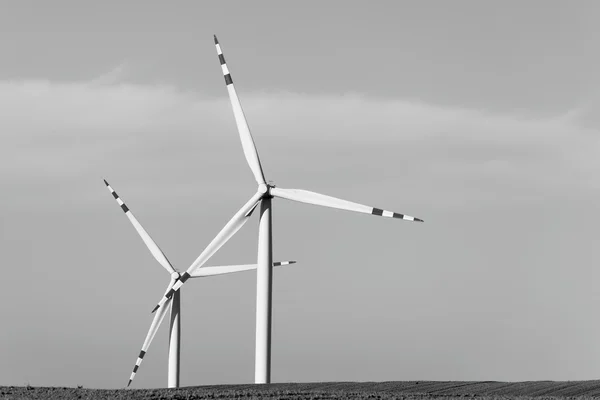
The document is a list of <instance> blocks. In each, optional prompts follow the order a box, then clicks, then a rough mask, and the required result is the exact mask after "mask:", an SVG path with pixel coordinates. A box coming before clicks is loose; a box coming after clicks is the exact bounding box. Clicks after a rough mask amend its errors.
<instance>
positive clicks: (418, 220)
mask: <svg viewBox="0 0 600 400" xmlns="http://www.w3.org/2000/svg"><path fill="white" fill-rule="evenodd" d="M415 222H425V221H423V220H422V219H421V218H415Z"/></svg>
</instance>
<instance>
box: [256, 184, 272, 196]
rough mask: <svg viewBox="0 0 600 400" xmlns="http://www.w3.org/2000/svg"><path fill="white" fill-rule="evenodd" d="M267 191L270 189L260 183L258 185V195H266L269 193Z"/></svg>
mask: <svg viewBox="0 0 600 400" xmlns="http://www.w3.org/2000/svg"><path fill="white" fill-rule="evenodd" d="M269 189H270V187H269V186H268V185H266V184H264V183H261V184H259V185H258V191H259V193H262V194H267V193H269Z"/></svg>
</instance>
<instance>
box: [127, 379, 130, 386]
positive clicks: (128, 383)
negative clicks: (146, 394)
mask: <svg viewBox="0 0 600 400" xmlns="http://www.w3.org/2000/svg"><path fill="white" fill-rule="evenodd" d="M129 385H131V379H130V380H129V382H127V387H129Z"/></svg>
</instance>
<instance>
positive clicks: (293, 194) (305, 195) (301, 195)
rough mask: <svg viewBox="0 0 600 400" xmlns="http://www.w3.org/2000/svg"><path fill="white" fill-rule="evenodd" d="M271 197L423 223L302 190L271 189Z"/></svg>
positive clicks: (379, 209)
mask: <svg viewBox="0 0 600 400" xmlns="http://www.w3.org/2000/svg"><path fill="white" fill-rule="evenodd" d="M271 195H273V196H275V197H280V198H282V199H288V200H293V201H298V202H301V203H307V204H314V205H317V206H323V207H331V208H338V209H340V210H347V211H355V212H359V213H363V214H371V215H378V216H380V217H389V218H398V219H404V220H407V221H416V222H423V220H422V219H420V218H415V217H411V216H410V215H406V214H399V213H395V212H393V211H387V210H382V209H381V208H375V207H370V206H365V205H362V204H358V203H353V202H351V201H347V200H342V199H338V198H335V197H331V196H326V195H324V194H319V193H315V192H309V191H308V190H301V189H282V188H278V187H274V188H271Z"/></svg>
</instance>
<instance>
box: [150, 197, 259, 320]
mask: <svg viewBox="0 0 600 400" xmlns="http://www.w3.org/2000/svg"><path fill="white" fill-rule="evenodd" d="M263 195H264V194H263V193H261V192H256V193H255V194H254V196H252V197H251V198H250V200H248V202H247V203H246V204H244V205H243V206H242V208H240V209H239V211H238V212H237V213H235V215H234V216H233V217H232V218H231V219H230V220H229V222H227V224H226V225H225V226H224V227H223V229H221V231H220V232H219V233H218V234H217V236H215V238H214V239H213V240H212V242H210V243H209V245H208V246H206V248H205V249H204V251H203V252H202V253H201V254H200V255H199V256H198V258H196V260H195V261H194V262H193V263H192V265H190V267H189V268H188V269H187V271H186V272H184V273H183V274H181V276H180V277H179V279H177V282H176V283H175V285H174V286H173V288H172V289H171V290H170V291H169V292H168V293H166V294H165V295H164V296H163V297H162V299H160V301H159V302H158V304H157V305H156V307H154V309H153V310H152V312H155V311H156V310H157V309H159V308H160V307H162V306H163V304H165V302H166V301H167V300H168V299H169V298H171V297H172V296H173V293H174V292H176V291H177V290H179V288H180V287H181V286H182V285H183V284H184V283H185V282H186V281H187V280H188V279H189V278H190V277H191V276H192V275H193V274H194V272H195V271H196V270H197V269H198V268H200V267H202V266H203V265H204V264H205V263H206V262H207V261H208V260H209V259H210V258H211V257H212V256H213V254H215V253H216V252H217V250H219V249H220V248H221V247H222V246H223V245H224V244H225V243H227V241H228V240H229V239H231V237H232V236H233V235H235V234H236V232H237V231H239V230H240V229H241V228H242V226H244V224H245V223H246V222H248V220H249V219H250V216H251V215H252V212H253V211H254V209H256V207H257V206H258V203H259V202H260V199H261V198H262V196H263Z"/></svg>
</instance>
